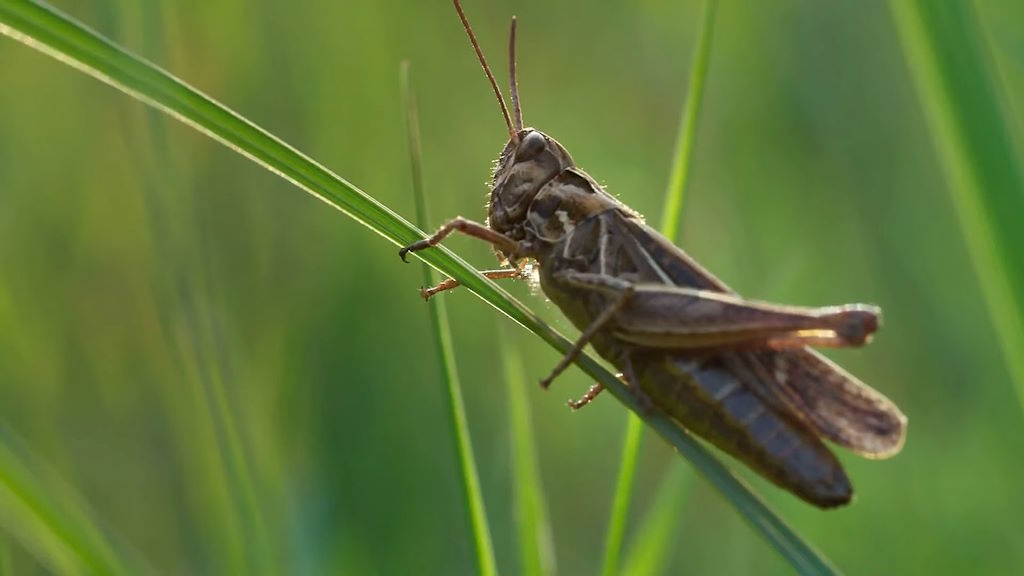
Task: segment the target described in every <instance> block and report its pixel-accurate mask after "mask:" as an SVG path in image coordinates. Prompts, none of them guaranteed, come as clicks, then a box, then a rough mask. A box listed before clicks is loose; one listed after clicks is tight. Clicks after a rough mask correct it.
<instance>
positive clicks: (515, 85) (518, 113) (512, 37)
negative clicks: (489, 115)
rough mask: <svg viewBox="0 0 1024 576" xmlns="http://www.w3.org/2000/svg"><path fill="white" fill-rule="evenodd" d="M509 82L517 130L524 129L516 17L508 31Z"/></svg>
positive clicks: (513, 18) (513, 116)
mask: <svg viewBox="0 0 1024 576" xmlns="http://www.w3.org/2000/svg"><path fill="white" fill-rule="evenodd" d="M508 82H509V84H510V89H511V91H512V119H513V120H514V121H515V127H516V131H517V132H518V131H520V130H522V129H523V109H522V108H520V107H519V80H518V79H517V78H516V17H515V16H513V17H512V24H511V26H510V28H509V31H508Z"/></svg>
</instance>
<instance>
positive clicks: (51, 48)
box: [0, 0, 832, 573]
mask: <svg viewBox="0 0 1024 576" xmlns="http://www.w3.org/2000/svg"><path fill="white" fill-rule="evenodd" d="M0 34H4V35H6V36H9V37H11V38H14V39H16V40H18V41H20V42H22V43H24V44H26V45H28V46H30V47H32V48H35V49H36V50H39V51H41V52H43V53H45V54H47V55H49V56H51V57H53V58H56V59H57V60H59V61H61V62H63V63H65V64H68V65H69V66H72V67H74V68H76V69H78V70H80V71H82V72H84V73H86V74H88V75H90V76H92V77H94V78H96V79H98V80H101V81H103V82H106V83H107V84H110V85H111V86H113V87H115V88H117V89H119V90H121V91H123V92H125V93H127V94H129V95H130V96H132V97H133V98H136V99H138V100H140V101H142V102H144V103H146V104H149V105H150V106H153V107H155V108H157V109H159V110H161V111H163V112H165V113H167V114H169V115H170V116H172V117H174V118H175V119H177V120H180V121H181V122H183V123H184V124H186V125H188V126H190V127H192V128H194V129H196V130H198V131H200V132H201V133H203V134H206V135H207V136H209V137H211V138H213V139H214V140H216V141H217V142H220V143H222V144H224V145H225V146H228V147H229V148H231V149H232V150H234V151H236V152H238V153H239V154H241V155H243V156H245V157H246V158H249V159H250V160H253V161H254V162H256V163H257V164H259V165H260V166H262V167H264V168H266V169H267V170H270V171H271V172H273V173H275V174H277V175H278V176H281V177H282V178H284V179H285V180H287V181H289V182H291V183H293V184H295V185H296V186H298V187H299V188H301V189H302V190H305V191H306V192H308V193H310V194H312V195H313V196H315V197H316V198H318V199H320V200H322V201H324V202H325V203H327V204H328V205H330V206H333V207H334V208H337V209H338V210H341V211H342V212H344V213H345V214H347V215H348V216H350V217H351V218H353V219H354V220H356V221H358V222H360V223H361V224H363V225H364V226H366V227H367V228H370V229H371V230H373V231H374V232H376V233H378V234H380V235H381V236H383V237H384V238H385V239H387V240H388V241H390V242H392V243H393V244H395V245H396V246H404V245H407V244H410V243H412V242H414V241H416V240H420V239H422V238H424V237H425V236H426V235H425V234H424V233H423V231H421V230H419V229H418V228H416V227H415V226H413V225H412V224H410V223H409V222H408V221H406V220H405V219H404V218H402V217H401V216H399V215H397V214H395V213H394V212H393V211H392V210H390V209H389V208H387V207H386V206H384V205H383V204H381V203H380V202H378V201H377V200H376V199H374V198H372V197H370V196H368V195H367V194H366V193H364V192H362V191H361V190H359V189H358V188H356V187H355V186H353V185H352V184H350V183H348V182H346V181H345V180H344V179H342V178H341V177H339V176H338V175H336V174H334V173H332V172H330V171H329V170H327V169H326V168H324V167H323V166H322V165H320V164H318V163H316V162H314V161H313V160H312V159H310V158H309V157H308V156H306V155H304V154H302V153H301V152H299V151H298V150H296V149H295V148H292V147H291V146H289V145H287V144H285V143H284V142H283V141H281V140H280V139H278V138H276V137H274V136H272V135H270V134H269V133H268V132H266V131H265V130H263V129H262V128H259V127H258V126H256V125H255V124H253V123H252V122H250V121H248V120H246V119H244V118H242V117H241V116H239V115H238V114H237V113H235V112H233V111H232V110H230V109H228V108H227V107H225V106H224V105H222V104H220V103H219V102H216V101H215V100H213V99H211V98H209V97H208V96H206V95H204V94H202V93H200V92H199V91H197V90H195V89H194V88H192V87H190V86H188V85H187V84H185V83H184V82H182V81H181V80H178V79H177V78H175V77H174V76H172V75H171V74H169V73H168V72H166V71H164V70H162V69H160V68H159V67H157V66H156V65H154V64H152V63H150V62H148V61H146V60H144V59H142V58H140V57H138V56H136V55H134V54H132V53H130V52H128V51H126V50H124V49H123V48H121V47H119V46H117V45H115V44H113V43H111V42H110V41H108V40H106V39H105V38H103V37H102V36H100V35H99V34H97V33H96V32H94V31H92V30H90V29H88V28H87V27H85V26H83V25H82V24H80V23H78V22H76V21H74V20H73V19H71V18H69V17H68V16H66V15H64V14H63V13H61V12H58V11H56V10H55V9H53V8H51V7H49V6H46V5H44V4H41V3H39V2H32V1H29V0H0ZM416 256H417V257H418V258H420V259H421V260H423V261H424V262H426V263H428V264H430V265H431V266H432V267H433V268H435V269H436V270H439V271H441V272H442V273H444V274H447V275H448V276H450V277H451V278H454V279H455V280H457V281H458V282H459V283H460V285H461V286H463V287H465V288H466V289H467V290H469V291H470V292H472V293H473V294H475V295H477V296H478V297H480V298H481V299H482V300H484V301H486V302H487V303H488V304H490V305H491V306H493V307H494V308H495V309H496V310H498V311H500V312H502V313H503V314H505V315H506V316H508V317H509V318H511V319H512V320H513V321H515V322H516V323H518V324H520V325H521V326H523V327H524V328H526V329H527V330H529V331H530V332H533V333H534V334H535V335H537V336H538V337H539V338H541V339H542V340H544V341H545V342H546V343H548V344H549V345H551V346H552V347H553V348H555V349H556V350H558V351H559V352H561V353H565V352H566V351H568V350H569V348H570V347H571V346H572V343H571V342H570V341H569V340H567V339H566V338H565V337H564V336H562V335H561V334H559V333H558V332H557V331H555V330H554V329H553V328H551V327H550V326H549V325H548V324H546V323H545V322H544V321H543V320H541V319H540V318H539V317H538V316H537V315H536V314H534V313H533V312H531V311H530V310H528V309H527V308H526V307H525V306H523V305H522V304H521V303H520V302H518V301H517V300H515V299H514V298H512V297H511V296H510V295H509V294H508V293H507V292H505V291H504V290H502V289H501V288H500V287H499V286H498V285H497V284H495V283H494V282H491V281H489V280H487V279H486V278H484V277H483V275H481V274H480V273H479V272H478V271H476V270H475V269H473V268H472V267H471V266H469V264H467V263H466V262H465V261H464V260H462V259H461V258H459V257H458V256H456V255H455V254H454V253H452V252H451V251H450V250H448V249H447V248H445V247H438V248H435V249H433V250H425V251H423V252H417V253H416ZM576 365H577V366H579V367H580V369H582V370H583V371H584V372H585V373H586V374H588V375H589V376H590V377H592V378H593V379H594V380H596V381H598V382H600V383H601V384H603V385H604V386H605V387H606V388H607V389H608V391H609V392H610V393H611V394H612V395H613V396H615V397H616V398H617V399H618V400H619V401H620V402H621V403H622V404H623V405H624V406H626V407H627V408H628V409H629V410H631V411H633V412H634V413H637V414H642V412H643V411H642V410H641V408H640V406H639V405H638V404H637V402H636V400H635V398H634V397H633V394H631V393H630V392H629V390H627V389H626V387H625V385H623V384H622V383H621V382H619V380H618V379H617V378H616V377H615V376H614V375H613V374H612V373H611V372H609V371H608V370H606V369H605V368H603V367H602V366H601V365H600V364H599V363H598V362H597V361H596V360H594V358H592V357H591V356H589V355H586V354H582V355H580V357H579V358H578V359H577V360H576ZM641 418H642V419H643V420H644V421H645V422H646V423H647V424H648V425H649V426H651V427H652V428H654V430H655V431H656V432H657V433H658V434H660V435H661V436H662V437H663V438H665V440H666V441H667V442H668V443H669V444H671V445H672V446H673V447H675V448H676V449H677V450H678V451H679V452H680V453H681V454H682V455H683V456H684V457H685V458H687V459H689V460H690V461H691V462H692V463H693V465H694V466H695V467H696V468H697V469H698V470H700V471H701V473H702V474H703V475H704V476H705V477H706V478H707V479H708V481H709V482H711V484H712V485H713V486H715V487H716V488H717V489H718V490H719V491H720V492H721V493H722V495H723V496H725V498H726V499H727V500H729V502H730V503H731V504H732V505H733V506H734V507H735V508H736V510H737V511H738V512H739V513H740V514H741V515H742V516H743V517H744V519H746V520H747V521H748V522H749V523H750V524H751V525H752V526H753V527H754V528H755V530H756V531H757V532H758V533H759V534H761V536H762V537H764V538H765V539H766V540H767V541H768V542H769V543H770V544H771V545H772V546H773V547H774V548H775V549H776V550H777V551H778V552H779V553H780V554H781V555H782V556H784V557H785V558H786V559H787V560H788V561H789V562H790V563H791V564H792V565H793V566H794V567H795V568H796V569H797V570H799V571H800V572H802V573H825V572H830V571H832V570H831V568H830V567H829V565H828V563H827V561H826V560H825V559H824V558H823V557H822V556H821V555H819V554H818V553H817V552H816V551H815V550H814V549H813V548H812V547H811V546H810V545H809V544H807V542H805V541H804V540H803V539H802V538H800V537H799V536H798V535H797V534H796V533H795V532H794V531H793V530H792V529H791V528H790V527H789V526H787V525H786V523H785V522H784V521H783V520H782V519H781V518H779V516H778V515H776V514H775V513H774V512H773V511H771V510H770V509H769V508H768V506H767V505H766V504H765V503H764V502H763V501H762V500H761V499H760V498H759V497H758V496H757V495H755V494H754V493H753V492H751V490H750V488H749V487H748V486H747V485H746V483H744V482H743V480H741V479H740V478H739V477H737V476H736V475H734V474H733V473H732V472H730V471H729V469H728V468H726V467H725V465H723V464H722V463H721V461H720V460H718V458H716V457H715V456H714V455H712V454H711V453H710V452H709V451H708V450H707V449H706V448H704V447H703V446H702V445H701V444H700V443H699V442H698V441H696V440H695V439H694V438H693V437H692V436H691V435H690V434H689V433H688V432H686V431H685V430H683V429H682V428H680V427H679V426H678V425H677V424H676V423H675V422H673V421H672V420H671V419H669V418H668V417H666V416H664V415H662V414H660V413H650V414H642V416H641Z"/></svg>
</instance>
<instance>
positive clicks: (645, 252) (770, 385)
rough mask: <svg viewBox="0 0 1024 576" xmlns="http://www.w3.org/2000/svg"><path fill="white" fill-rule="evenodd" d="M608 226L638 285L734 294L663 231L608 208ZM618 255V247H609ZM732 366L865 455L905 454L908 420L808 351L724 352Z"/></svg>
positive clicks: (783, 405)
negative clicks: (669, 239) (660, 285)
mask: <svg viewBox="0 0 1024 576" xmlns="http://www.w3.org/2000/svg"><path fill="white" fill-rule="evenodd" d="M602 216H604V217H605V218H606V220H605V223H604V224H605V226H606V227H608V228H609V229H611V230H613V231H614V232H618V233H619V234H616V235H615V236H616V237H618V238H620V239H621V240H620V242H618V243H617V245H616V246H615V248H617V250H614V252H615V254H610V253H609V254H607V257H608V258H609V259H617V260H618V261H619V262H622V263H625V261H628V262H630V263H631V264H632V266H631V267H632V268H633V269H634V270H636V274H635V276H634V278H631V280H634V281H635V282H637V283H638V284H643V283H660V284H667V285H670V286H677V287H680V288H695V289H698V290H708V291H714V292H721V293H724V294H729V295H735V292H734V291H733V290H732V289H730V288H729V287H728V286H727V285H726V284H725V283H723V282H722V281H721V280H719V279H717V278H715V277H714V276H713V275H711V274H710V273H709V272H708V271H706V270H705V269H704V268H703V267H701V266H700V265H699V264H698V263H697V262H696V261H694V260H693V259H692V258H691V257H690V256H688V255H687V254H686V253H685V252H683V251H682V250H681V249H679V248H678V247H676V246H675V245H673V244H672V243H671V242H669V241H668V239H666V238H665V237H664V236H662V235H660V234H658V233H657V232H656V231H654V230H652V229H651V228H650V227H648V226H646V225H645V224H644V223H643V222H642V221H640V220H639V219H637V218H634V217H631V216H630V215H627V214H622V213H615V212H608V213H606V214H605V215H602ZM610 252H611V250H610ZM721 354H722V356H723V360H725V361H727V363H728V365H729V367H730V369H732V370H733V371H735V373H736V374H737V375H739V376H740V378H741V379H742V380H743V382H744V384H746V385H747V386H749V387H750V389H752V390H754V391H755V393H756V394H757V395H758V396H759V397H760V398H762V399H763V400H764V401H765V402H766V403H768V404H770V405H772V406H773V407H775V408H776V409H778V410H781V411H784V412H786V413H788V414H790V415H792V417H794V418H797V419H799V420H801V421H802V422H804V423H806V424H807V425H808V426H809V427H810V428H811V429H812V430H814V431H815V432H817V433H818V434H820V435H821V436H822V437H824V438H827V439H828V440H831V441H833V442H835V443H836V444H839V445H840V446H843V447H845V448H848V449H850V450H852V451H854V452H856V453H858V454H861V455H863V456H866V457H871V458H886V457H888V456H892V455H894V454H896V453H897V452H899V451H900V449H901V448H902V447H903V442H904V439H905V437H906V427H907V418H906V416H904V415H903V413H902V412H900V410H899V408H897V407H896V405H895V404H893V403H892V401H890V400H889V399H888V398H886V397H885V396H883V395H882V394H880V393H879V392H877V391H875V390H874V389H872V388H870V387H869V386H867V385H866V384H864V383H863V382H861V381H860V380H858V379H857V378H856V377H854V376H853V375H851V374H850V373H848V372H846V371H845V370H843V369H842V368H840V367H839V366H837V365H836V364H835V363H833V362H831V361H830V360H828V359H827V358H825V357H824V356H822V355H821V354H819V353H817V352H815V351H813V350H811V349H809V348H796V349H792V350H749V351H727V352H722V353H721Z"/></svg>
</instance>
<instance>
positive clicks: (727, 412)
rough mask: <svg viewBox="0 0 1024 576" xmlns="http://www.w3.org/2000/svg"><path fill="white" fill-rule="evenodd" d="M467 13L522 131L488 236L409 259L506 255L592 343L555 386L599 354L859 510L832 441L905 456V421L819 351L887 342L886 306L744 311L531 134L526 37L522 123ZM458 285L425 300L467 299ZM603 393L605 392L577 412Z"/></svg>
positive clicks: (677, 411) (665, 403)
mask: <svg viewBox="0 0 1024 576" xmlns="http://www.w3.org/2000/svg"><path fill="white" fill-rule="evenodd" d="M454 4H455V8H456V11H457V12H458V15H459V18H460V19H461V20H462V25H463V28H465V30H466V33H467V35H468V36H469V39H470V42H471V43H472V45H473V49H474V50H475V51H476V54H477V58H478V59H479V61H480V64H481V66H482V67H483V69H484V72H485V73H486V75H487V78H488V80H489V81H490V84H491V88H492V89H493V90H494V93H495V95H496V96H497V99H498V103H499V104H500V106H501V111H502V114H503V116H504V119H505V124H506V126H507V127H508V133H509V140H508V142H507V143H506V144H505V148H504V149H503V150H502V152H501V155H500V156H499V157H498V161H497V166H496V168H495V170H494V176H493V180H492V184H491V193H490V201H489V204H488V218H487V224H479V223H477V222H473V221H471V220H467V219H464V218H461V217H458V218H454V219H452V220H451V221H449V222H448V223H446V224H445V225H444V226H442V227H441V228H440V229H439V230H438V231H437V232H436V233H435V234H433V235H432V236H430V237H429V238H425V239H423V240H420V241H419V242H416V243H413V244H411V245H409V246H406V247H405V248H402V249H401V251H400V252H399V255H400V256H401V257H402V259H403V260H405V259H406V255H407V254H408V253H409V252H415V251H417V250H423V249H427V248H430V247H431V246H435V245H437V244H438V243H440V242H441V241H442V240H444V238H445V237H447V236H448V235H449V234H451V233H452V232H461V233H463V234H467V235H469V236H472V237H475V238H478V239H481V240H483V241H485V242H488V243H490V244H491V245H492V247H493V248H494V250H495V253H496V255H497V256H498V258H499V260H500V261H502V263H505V264H511V265H518V266H514V267H510V268H503V269H499V270H490V271H487V272H484V274H485V275H486V276H488V277H490V278H493V279H502V278H516V277H520V276H522V275H523V274H522V273H523V267H522V265H523V263H525V262H530V261H535V262H536V263H537V264H538V266H539V277H540V286H541V289H542V290H543V291H544V294H546V295H547V296H548V297H549V298H550V300H551V301H552V302H554V303H555V304H556V305H557V306H558V307H559V309H561V311H562V312H563V313H564V314H565V315H566V316H567V317H568V318H569V320H570V321H571V322H572V323H573V325H575V326H576V328H578V329H579V330H580V331H581V333H580V336H579V337H578V339H577V340H576V341H575V343H574V344H573V346H572V347H571V349H570V350H569V351H568V353H566V355H565V356H564V357H563V358H562V360H561V361H560V362H559V363H558V364H557V365H556V366H555V368H554V370H553V371H552V372H551V374H550V375H549V376H548V377H547V378H545V379H544V380H543V381H542V382H541V385H542V386H544V387H545V388H546V387H547V386H548V385H550V383H551V381H552V380H553V379H554V378H555V377H556V376H557V375H558V374H559V373H561V372H562V371H563V370H565V369H566V368H567V367H568V366H569V364H570V363H571V362H572V361H573V360H574V359H575V358H576V357H577V356H578V355H579V354H580V353H581V352H582V350H583V349H584V348H585V347H586V346H587V345H588V344H590V345H592V346H593V347H594V349H595V350H596V351H597V352H598V354H600V355H601V357H602V358H604V359H605V360H607V361H608V362H610V363H611V364H613V365H614V366H615V367H616V368H618V370H620V371H621V373H622V378H623V379H624V380H625V382H626V384H627V385H628V387H629V389H630V390H631V391H632V392H633V393H634V394H636V396H637V398H638V399H639V401H640V403H641V405H642V406H646V407H648V409H657V410H661V411H663V412H664V413H665V414H667V415H668V416H670V417H671V418H672V419H673V420H674V421H676V422H677V423H679V424H680V425H681V426H683V427H684V428H685V429H687V430H689V431H691V432H693V433H696V434H697V435H699V436H701V437H703V438H704V439H706V440H707V441H709V442H711V443H712V444H714V445H715V446H717V447H718V448H720V449H721V450H723V451H725V452H727V453H728V454H730V455H732V456H733V457H735V458H737V459H738V460H740V461H742V462H743V463H745V464H746V465H747V466H749V467H750V468H752V469H753V470H754V471H756V472H757V473H759V474H761V475H762V476H764V477H765V478H767V479H769V480H771V481H772V482H774V483H775V484H777V485H778V486H780V487H781V488H783V489H785V490H788V491H790V492H792V493H793V494H795V495H796V496H798V497H799V498H802V499H803V500H805V501H807V502H809V503H811V504H813V505H815V506H819V507H821V508H831V507H834V506H839V505H842V504H846V503H847V502H849V501H850V499H851V497H852V495H853V488H852V486H851V484H850V480H849V479H848V477H847V475H846V473H845V471H844V470H843V467H842V465H841V464H840V463H839V460H838V459H837V458H836V457H835V455H834V454H833V453H832V452H831V451H830V450H829V448H828V447H826V445H825V444H824V442H823V441H822V439H827V440H830V441H832V442H834V443H836V444H838V445H840V446H843V447H845V448H848V449H850V450H852V451H853V452H856V453H858V454H860V455H862V456H865V457H868V458H886V457H889V456H892V455H894V454H896V453H897V452H899V451H900V449H901V448H902V446H903V442H904V438H905V434H906V425H907V419H906V417H905V416H904V415H903V414H902V413H901V412H900V410H899V409H898V408H897V407H896V406H895V404H893V403H892V402H891V401H890V400H889V399H888V398H886V397H885V396H883V395H882V394H880V393H878V392H876V391H875V390H873V389H872V388H870V387H868V386H867V385H865V384H864V383H862V382H861V381H860V380H858V379H857V378H855V377H854V376H852V375H851V374H849V373H847V372H846V371H844V370H843V369H842V368H840V367H839V366H837V365H836V364H834V363H833V362H831V361H830V360H828V359H827V358H825V357H824V356H822V355H820V354H818V353H817V352H815V351H813V350H811V349H810V347H826V348H832V347H851V346H861V345H863V344H865V343H866V342H868V340H869V339H870V337H871V335H872V334H873V333H874V332H875V331H876V330H877V329H878V327H879V324H880V315H881V311H880V310H879V308H877V307H875V306H869V305H865V304H847V305H842V306H829V307H821V308H805V307H795V306H782V305H777V304H770V303H766V302H760V301H755V300H748V299H745V298H743V297H741V296H739V295H738V294H736V293H735V292H734V291H733V290H731V289H730V288H729V287H728V286H727V285H726V284H725V283H723V282H722V281H721V280H719V279H718V278H716V277H715V276H713V275H712V274H711V273H710V272H708V271H707V270H705V269H704V268H703V267H701V265H700V264H698V263H697V262H696V261H695V260H693V259H692V258H691V257H690V256H688V255H687V254H686V253H685V252H683V251H682V250H681V249H679V248H678V247H676V246H675V245H673V244H672V243H671V242H670V241H669V240H668V239H666V238H665V237H663V236H662V235H660V234H659V233H657V232H656V231H654V230H653V229H651V228H650V227H648V226H647V225H646V224H645V223H644V220H643V219H642V217H641V216H640V215H639V214H637V213H636V212H635V211H633V210H631V209H630V208H629V207H627V206H625V205H624V204H622V203H621V202H619V201H618V200H617V199H616V198H614V197H613V196H611V195H609V194H608V193H606V192H605V191H604V189H603V188H602V187H601V186H600V185H598V184H597V182H595V181H594V179H593V178H591V177H590V176H589V175H587V173H586V172H584V171H583V170H581V169H579V168H578V167H577V166H576V165H575V163H574V162H573V160H572V157H571V156H570V155H569V152H568V151H567V150H566V149H565V148H564V147H563V146H562V145H561V144H559V143H558V142H557V141H555V139H553V138H551V137H550V136H548V135H547V134H545V133H543V132H540V131H539V130H535V129H533V128H525V127H524V126H523V117H522V110H521V108H520V103H519V93H518V84H517V79H516V57H515V31H516V20H515V18H513V19H512V25H511V30H510V34H509V80H510V92H511V103H512V114H511V115H510V114H509V110H508V108H507V107H506V105H505V101H504V98H503V97H502V93H501V90H500V89H499V87H498V84H497V82H496V81H495V79H494V75H493V74H492V73H491V70H490V68H489V67H488V65H487V61H486V60H485V58H484V55H483V52H482V51H481V49H480V46H479V44H478V42H477V40H476V37H475V35H474V34H473V30H472V28H471V27H470V25H469V21H468V20H467V19H466V15H465V13H464V12H463V10H462V7H461V5H460V4H459V1H458V0H454ZM457 285H458V283H457V282H455V281H454V280H451V279H449V280H446V281H445V282H442V283H441V284H440V285H438V286H435V287H433V288H430V289H425V290H424V291H423V296H424V298H429V297H430V296H432V295H433V294H436V293H437V292H441V291H444V290H448V289H451V288H454V287H456V286H457ZM601 390H602V387H601V385H600V384H597V385H594V386H592V387H591V389H590V390H589V391H588V392H587V393H586V395H584V396H583V397H582V398H581V399H579V400H577V401H570V403H569V404H570V406H571V407H573V408H574V409H576V408H580V407H582V406H584V405H586V404H587V403H589V402H590V401H592V400H593V399H594V398H595V397H596V396H597V395H598V394H599V393H600V392H601Z"/></svg>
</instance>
